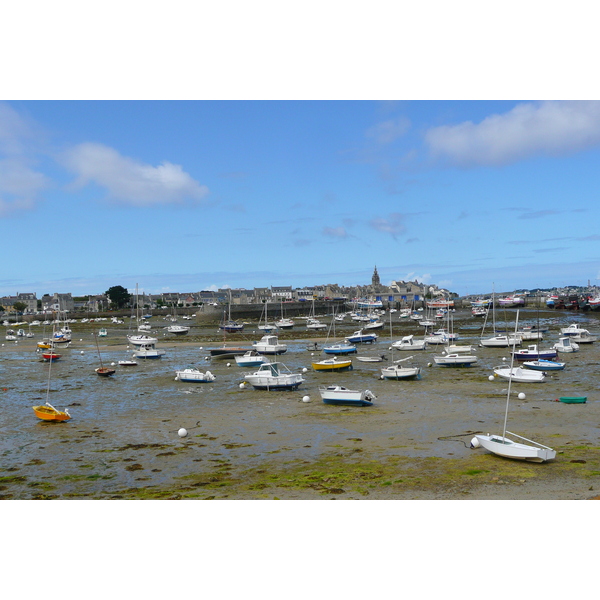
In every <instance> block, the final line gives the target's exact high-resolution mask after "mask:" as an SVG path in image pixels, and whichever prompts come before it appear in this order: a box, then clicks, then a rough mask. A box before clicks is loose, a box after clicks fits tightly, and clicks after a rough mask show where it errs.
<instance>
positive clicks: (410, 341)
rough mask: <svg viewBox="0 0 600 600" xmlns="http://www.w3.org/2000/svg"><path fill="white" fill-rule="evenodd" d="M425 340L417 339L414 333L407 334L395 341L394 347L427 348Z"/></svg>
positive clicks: (406, 348)
mask: <svg viewBox="0 0 600 600" xmlns="http://www.w3.org/2000/svg"><path fill="white" fill-rule="evenodd" d="M426 346H427V342H426V341H425V340H415V339H414V336H413V335H405V336H404V337H403V338H402V339H400V340H398V341H396V342H394V343H393V344H392V348H394V349H395V350H409V351H411V350H425V348H426Z"/></svg>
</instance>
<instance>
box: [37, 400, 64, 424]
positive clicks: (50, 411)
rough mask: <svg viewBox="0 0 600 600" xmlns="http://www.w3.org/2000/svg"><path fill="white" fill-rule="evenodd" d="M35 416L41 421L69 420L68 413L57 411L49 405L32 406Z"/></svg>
mask: <svg viewBox="0 0 600 600" xmlns="http://www.w3.org/2000/svg"><path fill="white" fill-rule="evenodd" d="M32 408H33V412H34V413H35V416H36V417H38V418H39V419H42V420H43V421H68V420H69V419H70V418H71V415H70V414H69V411H67V410H58V409H56V408H54V406H52V405H51V404H50V403H48V402H46V404H42V405H41V406H32Z"/></svg>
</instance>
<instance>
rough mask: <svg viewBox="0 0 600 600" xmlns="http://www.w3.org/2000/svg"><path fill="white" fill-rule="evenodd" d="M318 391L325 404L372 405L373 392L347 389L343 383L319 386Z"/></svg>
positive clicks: (374, 397)
mask: <svg viewBox="0 0 600 600" xmlns="http://www.w3.org/2000/svg"><path fill="white" fill-rule="evenodd" d="M319 393H320V394H321V398H322V399H323V402H324V403H325V404H341V405H343V406H373V400H375V399H376V396H375V394H373V392H371V391H370V390H365V391H364V392H361V391H359V390H349V389H348V388H346V387H344V386H343V385H329V386H327V387H319Z"/></svg>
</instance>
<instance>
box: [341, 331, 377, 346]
mask: <svg viewBox="0 0 600 600" xmlns="http://www.w3.org/2000/svg"><path fill="white" fill-rule="evenodd" d="M375 341H377V334H376V333H363V330H362V329H359V330H358V331H355V332H354V333H353V334H352V335H349V336H348V337H347V338H346V342H350V343H351V344H361V343H362V344H372V343H373V342H375Z"/></svg>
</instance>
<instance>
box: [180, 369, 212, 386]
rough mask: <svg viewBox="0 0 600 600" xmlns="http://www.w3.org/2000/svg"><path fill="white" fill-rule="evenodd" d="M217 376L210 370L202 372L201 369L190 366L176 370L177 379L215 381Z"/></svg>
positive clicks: (194, 381)
mask: <svg viewBox="0 0 600 600" xmlns="http://www.w3.org/2000/svg"><path fill="white" fill-rule="evenodd" d="M215 379H216V377H215V376H214V375H213V374H212V373H211V372H210V371H206V372H204V373H203V372H202V371H200V370H199V369H194V368H189V369H183V370H181V371H175V381H188V382H192V383H207V382H211V381H214V380H215Z"/></svg>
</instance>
